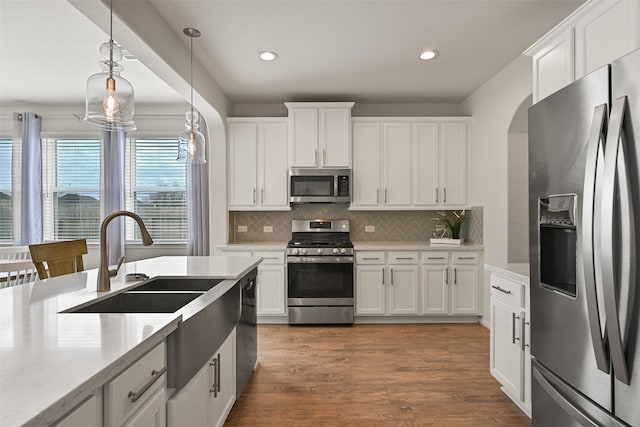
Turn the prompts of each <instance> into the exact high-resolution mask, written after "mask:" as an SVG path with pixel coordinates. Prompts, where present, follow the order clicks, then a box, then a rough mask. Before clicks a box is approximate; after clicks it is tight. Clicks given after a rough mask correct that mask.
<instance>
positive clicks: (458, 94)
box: [0, 0, 582, 103]
mask: <svg viewBox="0 0 640 427" xmlns="http://www.w3.org/2000/svg"><path fill="white" fill-rule="evenodd" d="M116 1H118V0H116ZM128 1H134V0H128ZM135 1H144V0H135ZM149 1H150V2H151V3H152V5H153V6H154V7H155V8H156V9H157V11H158V12H159V13H160V14H161V15H162V16H163V18H164V19H165V20H166V21H167V24H168V25H169V27H170V28H171V29H172V30H174V31H175V32H176V33H177V34H180V37H181V38H182V39H183V40H184V43H185V49H188V48H187V46H188V38H187V37H186V36H184V35H182V29H183V28H184V27H189V26H190V27H195V28H198V29H199V30H200V31H201V32H202V37H200V38H199V39H195V41H194V55H195V56H196V58H197V60H199V61H200V62H201V63H202V64H203V65H204V66H205V67H206V68H207V70H208V72H209V74H210V75H211V76H212V77H213V78H214V79H215V80H216V81H217V82H218V84H219V85H220V87H221V88H222V89H223V90H224V91H225V92H226V93H227V95H228V96H229V98H230V99H231V101H232V102H233V103H279V102H282V101H291V100H351V101H356V102H367V103H387V102H394V103H395V102H407V103H411V102H428V103H432V102H459V101H461V100H463V99H464V98H466V97H467V96H469V95H470V94H471V93H472V92H473V91H474V90H475V89H477V88H478V87H479V86H481V85H482V84H483V83H484V82H486V81H487V80H488V79H489V78H490V77H491V76H493V75H494V74H496V73H497V72H498V71H499V70H501V69H502V68H504V67H505V66H506V65H507V64H508V63H510V62H511V61H512V60H514V59H515V58H516V57H518V55H520V54H521V53H522V51H523V50H524V49H526V48H527V47H528V46H529V45H531V44H532V43H533V42H534V41H535V40H536V39H538V38H539V37H540V36H542V35H543V34H544V33H546V32H547V31H548V30H550V29H551V28H552V27H553V26H554V25H556V24H557V23H558V22H560V21H561V20H562V19H563V18H564V17H566V16H567V15H568V14H570V13H571V12H572V11H573V10H574V9H576V8H577V7H578V6H579V5H580V4H581V3H582V0H575V1H574V0H494V1H492V0H445V1H436V0H413V1H405V0H341V1H338V0H286V1H275V0H208V1H203V0H149ZM114 36H115V37H114V38H115V39H116V40H117V34H115V35H114ZM107 38H108V37H107V35H106V34H105V33H104V32H103V31H102V30H100V29H99V28H98V27H97V26H95V25H94V24H93V23H92V22H91V21H90V20H89V19H88V18H86V17H85V16H84V15H82V14H81V13H80V12H79V11H78V10H77V9H75V8H74V7H72V6H71V5H69V4H68V3H67V2H66V1H65V0H0V58H2V62H3V65H2V67H0V102H2V103H15V102H29V103H43V102H46V103H51V102H57V103H77V102H82V101H83V99H84V92H85V88H84V85H85V83H86V79H87V77H88V76H89V75H90V74H92V73H95V72H97V71H98V70H99V68H98V66H97V62H98V61H99V60H100V56H99V54H98V48H99V46H100V44H101V43H103V42H104V41H106V40H107ZM125 47H126V46H125ZM427 48H431V49H437V50H438V51H440V56H439V57H438V58H437V59H436V60H435V61H431V62H423V61H419V60H418V59H417V56H418V54H419V53H420V52H421V51H422V50H424V49H427ZM261 50H274V51H276V52H277V53H278V55H279V58H278V60H277V61H275V62H272V63H265V62H262V61H260V60H259V59H258V57H257V53H258V52H259V51H261ZM7 58H10V63H11V64H13V65H15V66H7V63H8V62H7V61H6V59H7ZM123 65H124V67H125V71H124V72H123V73H122V75H123V76H124V77H126V78H127V79H128V80H129V81H130V82H131V83H132V84H133V86H134V88H135V91H136V101H137V102H174V101H182V98H181V97H179V96H178V95H177V94H176V93H175V92H174V91H173V90H172V89H171V88H169V87H168V86H167V85H166V84H164V83H163V82H162V81H161V80H160V79H158V78H157V77H155V75H153V74H152V73H151V72H150V71H149V70H148V69H146V68H145V67H144V66H143V65H142V64H140V63H139V62H123Z"/></svg>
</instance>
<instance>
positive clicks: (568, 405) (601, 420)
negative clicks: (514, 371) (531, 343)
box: [531, 364, 627, 427]
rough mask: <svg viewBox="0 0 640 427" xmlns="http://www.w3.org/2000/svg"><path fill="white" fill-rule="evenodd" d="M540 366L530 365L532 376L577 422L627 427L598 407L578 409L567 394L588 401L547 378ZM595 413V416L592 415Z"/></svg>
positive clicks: (586, 424)
mask: <svg viewBox="0 0 640 427" xmlns="http://www.w3.org/2000/svg"><path fill="white" fill-rule="evenodd" d="M545 370H546V369H544V368H543V367H542V366H539V365H537V364H534V366H532V368H531V371H532V374H533V377H534V378H535V380H536V381H537V383H538V384H539V385H540V387H542V388H543V390H544V391H545V393H547V396H549V397H550V398H551V399H552V400H553V401H554V402H555V403H556V404H557V405H558V406H560V407H561V408H562V409H563V410H564V411H565V412H566V413H567V414H568V415H570V416H571V417H573V419H575V420H576V421H577V422H579V423H580V424H581V425H583V426H593V427H627V425H626V424H624V423H622V422H620V421H618V420H616V419H615V418H613V417H612V416H611V415H608V414H604V413H600V414H598V413H597V411H598V410H599V407H598V408H595V405H593V404H591V405H593V406H594V408H591V409H592V410H593V411H594V413H593V414H590V413H585V411H584V410H582V409H580V407H579V406H577V405H576V404H574V403H573V402H572V401H571V400H569V399H568V398H567V395H568V396H570V398H571V399H572V400H574V401H576V402H578V403H581V404H584V405H586V407H589V403H587V402H586V399H585V398H584V397H581V396H580V395H579V394H578V393H577V392H575V391H573V389H571V388H568V387H566V386H560V387H558V386H556V385H554V384H553V383H552V381H550V379H548V378H547V374H546V373H545ZM594 415H595V416H594Z"/></svg>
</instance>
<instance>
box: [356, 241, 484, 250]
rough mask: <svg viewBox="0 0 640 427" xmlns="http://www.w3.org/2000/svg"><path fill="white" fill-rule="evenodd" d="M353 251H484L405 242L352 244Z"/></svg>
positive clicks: (470, 245) (474, 246) (480, 247)
mask: <svg viewBox="0 0 640 427" xmlns="http://www.w3.org/2000/svg"><path fill="white" fill-rule="evenodd" d="M353 247H354V249H355V250H361V251H365V250H374V251H376V250H377V251H382V250H388V251H394V250H399V251H478V250H484V246H483V245H478V244H474V243H465V244H463V245H432V244H430V243H429V242H428V241H424V242H418V241H416V242H407V241H381V242H364V241H356V242H353Z"/></svg>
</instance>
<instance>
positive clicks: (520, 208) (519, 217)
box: [507, 133, 529, 263]
mask: <svg viewBox="0 0 640 427" xmlns="http://www.w3.org/2000/svg"><path fill="white" fill-rule="evenodd" d="M508 176H509V205H508V206H509V207H508V211H509V227H508V229H509V247H508V253H509V259H508V260H507V261H508V262H514V263H522V262H525V263H526V262H529V135H528V134H526V133H509V175H508Z"/></svg>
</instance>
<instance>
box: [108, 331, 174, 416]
mask: <svg viewBox="0 0 640 427" xmlns="http://www.w3.org/2000/svg"><path fill="white" fill-rule="evenodd" d="M165 354H166V351H165V344H164V342H162V343H161V344H159V345H157V346H156V347H155V348H154V349H153V350H151V351H150V352H149V353H147V354H145V355H144V356H142V358H141V359H140V360H138V361H137V362H135V363H134V364H133V365H131V366H130V367H129V368H127V369H126V370H125V371H124V372H122V373H121V374H120V375H118V376H117V377H116V378H114V379H113V380H112V381H110V382H108V383H107V384H106V385H105V391H104V394H105V407H104V411H105V420H106V421H107V422H106V423H105V426H106V427H111V426H121V425H122V424H123V423H124V422H125V421H126V420H127V419H128V418H129V417H131V415H133V413H134V412H136V411H137V410H139V409H140V408H141V407H142V405H144V403H145V402H146V401H147V400H148V399H149V397H151V396H152V395H153V394H154V392H155V391H156V390H158V389H159V388H162V387H166V378H167V376H166V375H165V374H164V372H165V371H166V366H167V363H166V359H165ZM133 393H135V395H134V394H133ZM134 399H135V400H136V401H135V402H133V401H132V400H134Z"/></svg>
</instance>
